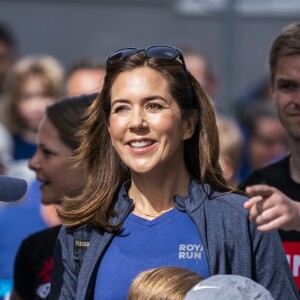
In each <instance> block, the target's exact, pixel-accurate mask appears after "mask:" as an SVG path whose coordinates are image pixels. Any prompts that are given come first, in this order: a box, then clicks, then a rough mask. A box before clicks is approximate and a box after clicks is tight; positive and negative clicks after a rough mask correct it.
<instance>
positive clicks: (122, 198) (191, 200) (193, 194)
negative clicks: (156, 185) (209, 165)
mask: <svg viewBox="0 0 300 300" xmlns="http://www.w3.org/2000/svg"><path fill="white" fill-rule="evenodd" d="M130 182H131V181H130V180H128V181H126V182H125V183H124V184H123V185H122V187H121V189H120V192H119V195H118V200H117V202H116V204H115V206H114V210H115V211H116V212H117V216H115V217H112V218H111V222H113V223H112V224H118V223H119V222H122V220H124V219H125V218H126V216H127V215H128V213H129V212H130V210H131V208H132V206H133V201H132V200H131V199H130V198H129V197H128V190H129V188H130ZM214 193H215V191H214V190H213V189H212V188H211V186H210V185H208V184H205V185H203V186H202V185H201V184H200V183H199V181H198V180H197V179H196V178H192V177H191V180H190V184H189V188H188V195H187V196H180V195H175V196H174V203H175V207H176V208H177V209H178V210H180V211H187V212H192V211H194V210H196V209H197V208H199V207H200V206H201V205H202V204H203V202H204V201H205V200H206V199H207V198H210V197H211V196H212V195H213V194H214Z"/></svg>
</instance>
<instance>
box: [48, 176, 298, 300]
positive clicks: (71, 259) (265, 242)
mask: <svg viewBox="0 0 300 300" xmlns="http://www.w3.org/2000/svg"><path fill="white" fill-rule="evenodd" d="M129 184H130V183H129V182H128V183H126V184H124V185H123V187H122V188H121V190H120V192H119V196H118V200H117V203H116V205H115V209H116V211H117V212H119V214H118V216H117V217H114V218H112V219H111V222H112V223H113V224H116V223H118V222H120V221H123V220H124V219H125V218H126V217H127V215H128V214H129V212H130V210H131V208H132V200H131V199H129V198H128V195H127V190H128V188H129ZM204 189H205V191H204V190H203V188H202V186H201V185H200V184H199V183H198V182H197V181H196V180H191V183H190V186H189V195H188V196H186V197H181V196H175V198H174V201H175V207H176V208H177V209H179V210H180V211H185V212H186V213H187V214H188V215H189V216H190V217H191V219H192V220H193V221H194V223H195V226H196V227H197V228H198V231H199V235H200V237H201V240H202V242H203V246H204V250H205V253H206V257H207V262H208V267H209V271H210V274H211V275H215V274H236V275H241V276H245V277H249V278H251V279H253V280H254V281H256V282H258V283H259V284H261V285H262V286H264V287H265V288H266V289H267V290H269V291H270V292H271V294H272V296H273V297H274V299H276V300H277V299H282V300H287V299H289V300H292V299H300V298H299V294H298V291H297V288H296V285H295V282H294V279H293V275H292V273H291V270H290V267H289V264H288V261H287V258H286V255H285V252H284V249H283V247H282V243H281V240H280V237H279V235H278V233H277V232H271V233H260V232H259V231H257V229H256V225H255V224H251V223H250V222H249V221H248V212H247V211H246V210H245V209H244V208H243V203H244V202H245V200H246V198H244V197H242V196H239V195H236V194H232V193H230V194H229V193H227V194H226V193H223V194H220V193H217V192H216V191H214V190H213V188H212V187H211V186H209V185H205V186H204ZM113 236H114V234H112V233H108V232H105V231H103V230H100V229H97V228H95V227H93V226H91V225H83V226H78V227H72V228H66V227H64V226H63V227H62V229H61V231H60V234H59V237H58V241H57V245H56V250H55V256H54V263H53V271H52V279H51V293H50V299H51V300H58V299H64V300H66V299H68V300H69V299H70V300H71V299H72V300H85V299H93V290H94V286H95V280H96V275H97V270H98V268H99V265H101V257H102V255H103V253H104V252H105V250H106V248H107V246H108V245H109V242H110V241H111V239H112V238H113Z"/></svg>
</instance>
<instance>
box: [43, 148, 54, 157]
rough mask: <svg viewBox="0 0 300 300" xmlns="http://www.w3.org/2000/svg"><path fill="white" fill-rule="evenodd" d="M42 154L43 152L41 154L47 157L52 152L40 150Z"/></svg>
mask: <svg viewBox="0 0 300 300" xmlns="http://www.w3.org/2000/svg"><path fill="white" fill-rule="evenodd" d="M42 152H43V154H44V155H45V156H49V155H51V154H52V152H51V151H49V150H47V149H42Z"/></svg>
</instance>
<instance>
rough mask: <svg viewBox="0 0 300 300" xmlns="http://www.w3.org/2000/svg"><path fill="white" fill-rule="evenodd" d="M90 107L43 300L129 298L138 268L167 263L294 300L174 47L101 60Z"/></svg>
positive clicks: (209, 108) (285, 269)
mask: <svg viewBox="0 0 300 300" xmlns="http://www.w3.org/2000/svg"><path fill="white" fill-rule="evenodd" d="M88 114H89V116H88V119H87V121H86V122H85V123H84V125H83V127H82V131H81V145H80V148H79V154H78V156H77V160H78V162H81V163H83V164H84V166H85V167H86V168H87V169H86V170H87V172H86V175H87V178H86V179H87V182H86V186H85V189H84V191H83V193H82V194H81V195H79V196H77V197H70V198H67V199H65V200H64V203H63V205H64V210H63V211H61V212H60V217H61V220H62V222H63V224H64V226H63V227H62V229H61V232H60V235H59V241H58V243H57V246H56V251H55V258H54V267H53V273H52V282H51V292H50V299H55V300H57V299H76V300H79V299H91V298H93V299H126V295H127V292H128V289H129V287H130V284H131V282H132V280H133V279H134V277H135V276H136V275H137V274H139V273H140V272H142V271H144V270H146V269H149V268H153V267H159V266H171V265H173V266H179V267H185V268H187V269H189V270H191V271H193V272H195V273H197V274H199V275H201V276H203V277H209V276H211V275H214V274H227V273H228V274H232V273H233V274H238V275H243V276H245V277H249V278H251V279H253V280H255V281H257V282H258V283H260V284H261V285H263V286H264V287H265V288H266V289H268V290H270V292H271V293H272V294H273V296H274V297H275V298H276V299H297V298H298V296H297V291H296V287H295V283H294V281H293V277H292V274H291V270H290V268H289V265H288V262H287V259H286V256H285V254H284V250H283V248H282V246H281V243H280V239H279V236H278V234H277V233H275V232H274V233H268V234H262V233H260V232H258V231H257V229H256V226H255V225H254V224H250V223H249V221H248V219H247V211H246V210H245V209H244V208H243V203H244V202H245V200H246V198H244V197H242V196H240V195H238V194H236V193H234V187H232V186H230V184H228V182H227V181H226V179H225V178H224V176H223V174H222V171H221V168H220V165H219V162H218V159H219V140H218V131H217V126H216V120H215V112H214V108H213V105H212V102H211V100H210V99H209V97H208V96H207V94H206V92H205V91H204V90H203V88H202V87H201V86H200V84H199V83H198V82H197V81H196V80H195V78H194V77H193V76H192V75H191V74H190V73H189V72H188V71H187V69H186V67H185V63H184V59H183V55H182V53H181V51H180V50H179V49H176V48H173V47H170V46H153V47H150V48H147V49H136V48H126V49H122V50H119V51H116V52H114V53H112V54H111V55H109V56H108V58H107V68H106V77H105V80H104V86H103V89H102V92H101V93H100V94H99V96H98V97H97V99H96V100H95V102H93V104H92V105H91V107H90V108H89V110H88Z"/></svg>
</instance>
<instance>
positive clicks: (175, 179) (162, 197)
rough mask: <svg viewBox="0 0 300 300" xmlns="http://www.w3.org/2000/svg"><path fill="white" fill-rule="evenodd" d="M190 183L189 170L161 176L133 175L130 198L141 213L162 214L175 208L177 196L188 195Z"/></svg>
mask: <svg viewBox="0 0 300 300" xmlns="http://www.w3.org/2000/svg"><path fill="white" fill-rule="evenodd" d="M189 182H190V176H189V173H188V171H187V170H185V171H184V172H179V173H175V172H173V173H172V172H170V171H169V172H167V174H161V175H158V174H156V175H153V174H151V175H150V174H147V175H145V174H143V175H141V174H132V181H131V187H130V189H129V197H130V198H132V199H133V201H134V203H135V205H136V206H137V208H138V209H139V210H140V211H143V212H144V213H147V212H149V213H150V212H153V213H155V212H157V213H160V212H162V211H166V210H169V209H170V208H171V207H173V206H174V196H175V195H182V196H185V195H187V194H188V186H189Z"/></svg>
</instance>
